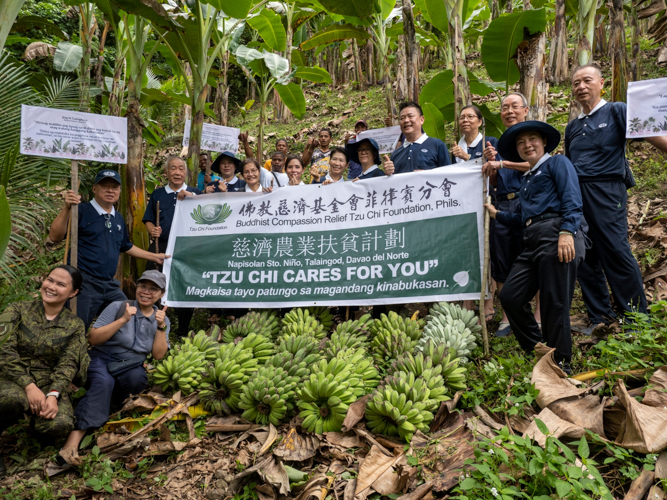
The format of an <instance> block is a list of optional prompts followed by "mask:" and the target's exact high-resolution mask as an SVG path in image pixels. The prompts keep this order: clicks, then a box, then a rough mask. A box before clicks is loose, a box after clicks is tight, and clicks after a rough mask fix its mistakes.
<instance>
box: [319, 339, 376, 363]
mask: <svg viewBox="0 0 667 500" xmlns="http://www.w3.org/2000/svg"><path fill="white" fill-rule="evenodd" d="M368 348H369V343H368V338H367V337H366V336H364V335H361V334H356V333H350V332H342V333H338V332H334V333H332V334H331V340H329V342H327V348H326V351H325V352H324V356H325V357H326V358H327V359H332V358H336V357H339V354H340V353H341V352H343V351H348V350H350V349H352V350H354V351H356V350H358V349H362V350H364V351H366V350H367V349H368Z"/></svg>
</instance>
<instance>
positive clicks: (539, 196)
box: [484, 121, 586, 374]
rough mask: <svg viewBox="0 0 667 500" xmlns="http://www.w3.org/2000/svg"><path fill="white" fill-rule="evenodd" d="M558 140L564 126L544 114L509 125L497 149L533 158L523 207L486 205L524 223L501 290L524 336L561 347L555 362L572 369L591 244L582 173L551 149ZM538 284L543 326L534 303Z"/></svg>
mask: <svg viewBox="0 0 667 500" xmlns="http://www.w3.org/2000/svg"><path fill="white" fill-rule="evenodd" d="M559 142H560V133H559V132H558V130H556V129H555V128H553V127H552V126H551V125H548V124H546V123H543V122H538V121H526V122H522V123H518V124H516V125H514V126H513V127H511V128H509V129H508V130H506V131H505V133H504V134H503V135H502V137H501V138H500V140H499V141H498V153H500V155H501V156H502V157H503V159H506V160H508V161H512V162H517V163H519V162H521V161H525V162H528V164H529V165H530V170H528V171H527V172H526V173H525V174H524V175H523V180H522V181H521V186H520V188H519V199H520V201H521V212H520V213H515V212H503V211H498V210H496V208H495V207H494V206H493V205H484V206H485V207H486V209H487V210H488V211H489V215H490V216H491V217H494V218H496V220H497V221H498V222H499V223H500V224H505V225H512V226H523V227H525V233H524V234H525V236H524V249H523V251H522V252H521V255H519V257H518V258H517V259H516V260H515V261H514V264H513V265H512V270H511V271H510V274H509V276H508V278H507V281H506V282H505V286H504V287H503V289H502V291H501V292H500V302H501V304H502V305H503V309H504V310H505V312H506V313H507V317H508V318H509V321H510V324H511V325H512V330H513V331H514V334H515V336H516V338H517V340H518V341H519V344H520V345H521V347H522V348H523V349H524V351H526V352H531V351H532V350H533V348H534V347H535V345H536V344H537V343H538V342H541V341H542V339H543V338H544V340H545V341H546V344H547V345H548V346H549V347H553V348H555V349H556V352H555V356H554V358H555V360H556V362H557V363H560V365H561V368H562V369H563V371H564V372H566V373H568V374H570V373H571V370H570V360H571V358H572V336H571V331H570V306H571V304H572V296H573V295H574V285H575V283H576V281H577V268H578V267H579V264H580V263H581V261H582V260H583V259H584V256H585V253H586V248H585V243H584V235H583V233H582V231H581V230H580V225H581V217H582V213H583V209H582V206H583V203H582V200H581V191H580V190H579V183H578V182H577V174H576V172H575V170H574V167H573V166H572V163H571V162H570V160H568V159H567V158H566V157H565V156H562V155H555V156H551V155H550V154H549V153H550V152H551V151H553V150H554V149H556V147H557V146H558V143H559ZM538 290H539V291H540V294H541V303H540V308H541V312H542V320H543V321H542V332H540V329H539V327H538V325H537V322H536V321H535V317H534V316H533V315H532V313H531V308H530V301H531V299H532V298H533V297H534V296H535V294H536V293H537V291H538Z"/></svg>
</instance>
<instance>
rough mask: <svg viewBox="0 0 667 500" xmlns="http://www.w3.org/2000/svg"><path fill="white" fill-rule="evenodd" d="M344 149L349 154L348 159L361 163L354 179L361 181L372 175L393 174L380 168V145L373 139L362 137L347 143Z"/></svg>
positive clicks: (370, 177)
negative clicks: (357, 140) (359, 171)
mask: <svg viewBox="0 0 667 500" xmlns="http://www.w3.org/2000/svg"><path fill="white" fill-rule="evenodd" d="M345 150H346V151H347V153H348V155H350V160H352V161H355V162H357V163H359V164H361V174H359V177H357V178H356V179H353V180H355V181H363V180H364V179H372V178H373V177H384V176H385V175H387V174H389V175H391V174H393V173H394V172H393V169H392V171H391V172H388V173H385V172H384V171H382V170H381V169H380V163H382V162H381V161H380V154H379V152H380V147H379V146H378V143H377V142H376V140H375V139H370V138H366V139H362V140H361V141H359V142H355V143H352V144H348V145H347V146H345Z"/></svg>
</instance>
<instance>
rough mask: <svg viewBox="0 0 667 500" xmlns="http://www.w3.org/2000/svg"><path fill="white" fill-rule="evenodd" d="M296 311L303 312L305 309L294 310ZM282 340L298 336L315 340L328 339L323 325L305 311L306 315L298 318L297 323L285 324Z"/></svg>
mask: <svg viewBox="0 0 667 500" xmlns="http://www.w3.org/2000/svg"><path fill="white" fill-rule="evenodd" d="M294 311H303V309H294V310H293V311H292V312H294ZM281 334H282V338H287V337H289V336H290V335H296V336H304V335H305V336H309V337H313V338H315V339H318V340H319V339H323V338H324V337H326V335H327V332H326V331H324V327H323V326H322V324H321V323H320V322H319V321H317V320H316V319H315V318H314V317H312V316H310V315H309V314H308V310H306V311H305V314H304V315H303V316H302V317H300V318H298V319H297V320H296V321H291V322H288V323H286V322H284V321H283V329H282V332H281Z"/></svg>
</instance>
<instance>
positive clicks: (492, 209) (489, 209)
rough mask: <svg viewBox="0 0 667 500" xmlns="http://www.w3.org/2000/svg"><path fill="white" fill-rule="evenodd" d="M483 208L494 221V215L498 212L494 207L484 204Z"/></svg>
mask: <svg viewBox="0 0 667 500" xmlns="http://www.w3.org/2000/svg"><path fill="white" fill-rule="evenodd" d="M484 208H486V210H487V212H489V216H490V217H491V218H492V219H495V218H496V214H497V213H498V210H497V209H496V207H494V206H493V205H491V204H490V203H485V204H484Z"/></svg>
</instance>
